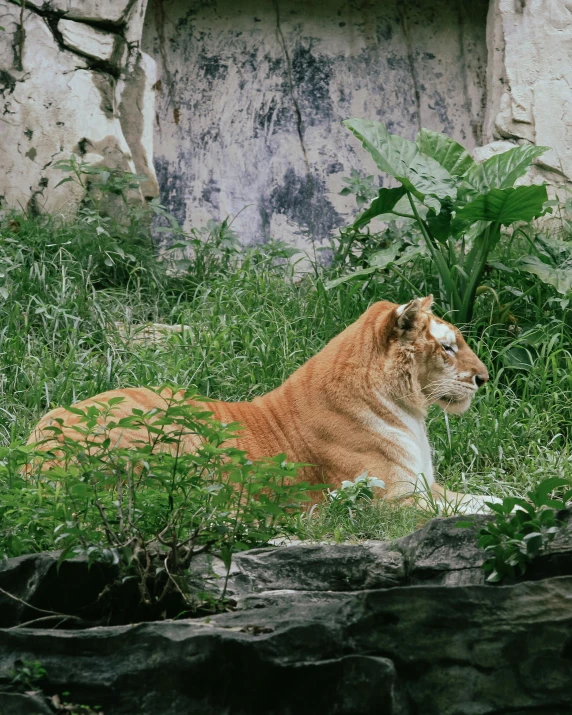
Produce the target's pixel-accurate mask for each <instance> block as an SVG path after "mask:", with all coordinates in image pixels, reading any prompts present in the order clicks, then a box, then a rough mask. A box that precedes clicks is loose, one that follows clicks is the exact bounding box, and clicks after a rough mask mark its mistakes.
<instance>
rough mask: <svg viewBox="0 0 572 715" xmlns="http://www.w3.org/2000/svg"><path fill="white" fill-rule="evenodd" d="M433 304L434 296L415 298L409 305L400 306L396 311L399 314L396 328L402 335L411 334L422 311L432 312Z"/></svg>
mask: <svg viewBox="0 0 572 715" xmlns="http://www.w3.org/2000/svg"><path fill="white" fill-rule="evenodd" d="M432 302H433V296H432V295H430V296H427V298H414V299H413V300H410V301H409V303H405V304H404V305H399V306H397V308H396V309H395V312H396V313H397V322H396V324H395V327H396V328H397V330H398V332H399V334H400V335H402V336H403V335H406V334H407V333H411V332H412V331H413V330H414V328H415V327H416V325H417V322H418V318H419V314H420V313H421V312H422V311H425V312H431V303H432Z"/></svg>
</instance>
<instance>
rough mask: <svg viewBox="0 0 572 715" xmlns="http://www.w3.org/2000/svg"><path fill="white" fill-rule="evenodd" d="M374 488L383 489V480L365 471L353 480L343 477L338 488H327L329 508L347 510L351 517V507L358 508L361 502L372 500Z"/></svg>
mask: <svg viewBox="0 0 572 715" xmlns="http://www.w3.org/2000/svg"><path fill="white" fill-rule="evenodd" d="M374 489H385V482H383V481H382V480H381V479H378V478H377V477H370V476H368V473H367V472H363V473H362V474H360V475H359V476H358V477H356V478H355V479H354V480H353V481H352V480H347V479H345V480H344V481H343V482H342V485H341V486H340V488H339V489H334V490H331V491H330V490H328V500H329V502H330V508H331V509H332V510H333V511H341V512H347V513H348V515H349V517H350V519H351V518H352V510H353V509H355V508H359V507H360V505H361V504H362V503H363V502H368V503H371V502H372V501H373V498H374V492H373V490H374Z"/></svg>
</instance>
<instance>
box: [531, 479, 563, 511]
mask: <svg viewBox="0 0 572 715" xmlns="http://www.w3.org/2000/svg"><path fill="white" fill-rule="evenodd" d="M569 486H570V480H569V479H563V478H562V477H551V478H550V479H543V480H542V481H541V482H540V484H539V485H538V486H537V487H536V489H534V490H533V491H531V492H529V493H528V495H529V496H530V498H531V499H532V501H534V503H535V504H536V505H538V506H539V505H541V504H545V503H546V500H547V499H548V495H549V494H550V493H551V492H553V491H554V490H555V489H559V488H560V487H569Z"/></svg>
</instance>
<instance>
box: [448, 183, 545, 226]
mask: <svg viewBox="0 0 572 715" xmlns="http://www.w3.org/2000/svg"><path fill="white" fill-rule="evenodd" d="M545 201H546V186H538V185H536V184H533V185H532V186H519V187H518V188H516V189H492V190H491V191H489V192H488V193H487V194H482V195H481V196H478V197H477V198H476V199H475V200H474V201H471V202H470V203H469V204H467V205H466V206H464V207H463V208H461V209H458V210H457V218H460V219H465V220H467V221H470V222H471V223H473V222H474V221H492V222H495V223H499V224H502V225H503V226H510V224H512V223H515V221H532V219H533V218H537V217H538V216H542V215H543V214H544V213H545V211H550V209H544V208H543V204H544V202H545Z"/></svg>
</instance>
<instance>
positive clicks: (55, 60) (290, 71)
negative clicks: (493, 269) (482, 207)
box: [0, 0, 572, 247]
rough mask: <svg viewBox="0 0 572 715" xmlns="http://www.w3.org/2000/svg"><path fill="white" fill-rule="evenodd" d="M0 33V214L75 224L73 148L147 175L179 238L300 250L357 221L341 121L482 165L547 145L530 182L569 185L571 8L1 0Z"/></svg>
mask: <svg viewBox="0 0 572 715" xmlns="http://www.w3.org/2000/svg"><path fill="white" fill-rule="evenodd" d="M0 27H3V28H4V30H3V31H2V30H0V37H1V40H2V41H1V42H0V207H3V206H22V207H27V208H28V209H30V210H32V211H43V210H45V211H66V210H72V209H73V208H74V207H75V206H76V205H77V203H78V202H79V200H80V199H81V196H82V190H81V188H80V187H77V186H76V185H74V184H72V183H66V184H63V185H61V186H56V185H57V184H58V182H59V181H60V179H61V178H62V174H61V172H59V171H57V170H56V169H54V162H56V161H57V160H58V159H62V158H63V159H65V158H68V157H69V156H70V154H71V153H72V152H73V153H75V154H76V155H78V156H81V157H82V158H84V159H85V160H86V161H89V162H92V163H101V164H106V165H112V166H118V167H122V168H124V169H127V170H129V171H134V172H137V173H139V174H144V175H145V176H147V181H146V182H145V183H144V185H143V186H142V195H143V196H144V197H152V196H155V195H157V194H158V193H159V190H160V194H161V198H162V200H163V202H164V203H166V204H167V205H168V206H169V207H170V208H171V209H172V211H173V212H174V213H175V215H177V216H178V218H179V219H180V220H181V222H182V223H183V224H184V225H185V227H186V228H190V227H192V226H200V225H203V224H204V223H205V222H206V221H207V219H208V218H215V219H216V220H222V219H223V218H225V217H226V216H227V215H233V216H236V219H235V222H234V228H236V229H237V230H238V232H239V234H240V235H241V236H242V237H243V239H244V240H246V241H262V240H265V239H266V238H268V237H269V236H273V237H275V238H279V239H284V240H287V241H289V242H291V243H298V244H301V245H304V246H305V247H307V246H308V243H310V244H311V243H312V242H313V241H318V242H320V241H323V240H324V239H327V237H328V236H329V235H331V233H332V232H333V231H334V229H335V228H337V227H338V226H340V225H343V224H344V223H345V222H346V220H347V218H348V217H349V216H352V215H353V214H354V213H355V205H354V202H353V198H352V197H351V196H349V197H342V196H339V191H340V190H341V188H343V186H344V184H343V182H342V179H343V177H345V176H347V175H348V174H349V172H350V170H351V169H352V168H355V169H359V170H362V171H363V170H366V171H369V170H371V173H376V172H375V170H374V168H373V165H372V164H371V163H369V159H368V157H366V156H365V154H364V152H363V150H362V149H361V147H359V145H358V143H357V141H356V140H355V139H353V138H352V137H351V136H350V135H349V133H348V132H347V131H346V130H345V129H344V128H343V127H341V125H340V121H341V120H342V119H344V118H346V117H349V116H362V117H372V118H378V119H380V120H382V121H384V122H386V123H387V124H388V126H389V128H390V129H391V130H392V131H395V132H399V133H401V134H403V135H404V136H407V137H412V136H413V135H414V133H415V132H416V130H417V129H418V128H419V127H420V126H427V127H430V128H432V129H437V130H439V131H443V132H445V133H446V134H449V135H450V136H453V137H454V138H456V139H457V140H459V141H461V142H463V143H464V144H465V145H466V146H468V147H469V148H471V149H475V150H476V154H477V156H479V157H481V158H483V157H484V156H486V155H487V154H489V153H490V152H494V151H501V150H506V149H507V148H509V147H510V146H511V145H512V144H513V143H515V142H516V143H522V142H537V143H541V144H546V145H548V146H550V147H551V149H552V150H551V151H550V152H548V153H547V154H546V155H545V156H543V157H541V160H540V162H539V164H538V170H539V171H541V172H542V173H543V175H544V177H547V178H548V179H549V180H550V181H552V182H553V183H556V184H558V183H569V181H570V178H571V177H572V149H570V147H571V146H572V142H571V141H570V135H571V134H572V76H571V75H572V61H571V60H572V57H571V55H572V3H570V1H569V0H490V3H489V0H472V1H469V0H352V1H351V2H347V1H346V0H304V1H303V0H240V1H238V0H150V1H149V5H148V6H147V0H83V1H82V0H26V1H25V4H24V8H23V9H22V8H21V7H20V5H19V2H17V1H16V0H0ZM142 50H143V51H142ZM499 140H501V141H500V142H499ZM490 142H492V144H491V145H490V146H489V143H490ZM153 144H155V148H153ZM483 144H485V145H488V146H487V147H486V148H485V150H484V151H483V150H482V149H480V148H479V147H482V145H483Z"/></svg>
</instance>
